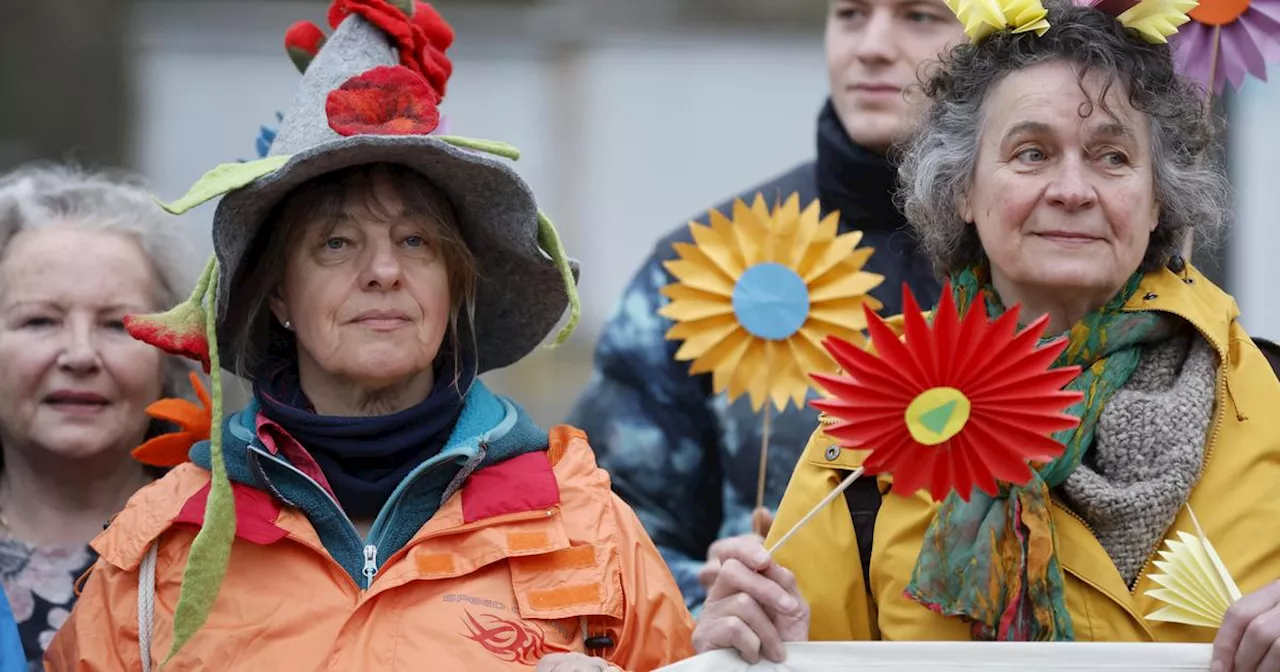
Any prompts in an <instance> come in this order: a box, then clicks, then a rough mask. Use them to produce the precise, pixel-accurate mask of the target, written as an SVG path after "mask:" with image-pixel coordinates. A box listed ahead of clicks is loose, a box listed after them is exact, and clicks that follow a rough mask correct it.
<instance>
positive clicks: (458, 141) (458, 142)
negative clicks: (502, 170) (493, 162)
mask: <svg viewBox="0 0 1280 672" xmlns="http://www.w3.org/2000/svg"><path fill="white" fill-rule="evenodd" d="M432 137H434V138H436V139H437V140H442V141H444V142H447V143H449V144H451V145H453V146H454V147H461V148H463V149H474V150H476V151H480V152H484V153H486V154H492V155H494V156H500V157H502V158H504V159H511V160H512V161H518V160H519V159H520V150H518V149H516V148H515V147H513V146H511V145H508V144H507V143H505V142H498V141H497V140H476V139H474V138H464V137H461V136H458V135H435V136H432Z"/></svg>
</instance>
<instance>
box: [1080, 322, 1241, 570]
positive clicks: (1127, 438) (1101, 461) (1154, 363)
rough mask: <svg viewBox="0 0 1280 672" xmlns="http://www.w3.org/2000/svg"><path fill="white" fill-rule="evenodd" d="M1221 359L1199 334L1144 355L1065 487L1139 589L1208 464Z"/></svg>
mask: <svg viewBox="0 0 1280 672" xmlns="http://www.w3.org/2000/svg"><path fill="white" fill-rule="evenodd" d="M1216 366H1217V359H1216V356H1215V354H1214V351H1213V349H1212V348H1211V347H1210V346H1209V344H1208V343H1207V342H1206V341H1205V340H1204V339H1203V338H1201V337H1200V336H1199V335H1198V334H1196V335H1195V336H1179V337H1175V338H1172V339H1170V340H1168V341H1165V342H1164V343H1161V344H1159V345H1155V346H1153V347H1151V348H1149V349H1147V350H1146V351H1145V352H1143V353H1142V359H1141V361H1140V362H1139V364H1138V368H1137V370H1135V371H1134V373H1133V377H1132V378H1130V379H1129V382H1128V384H1126V385H1125V386H1124V388H1122V389H1121V390H1119V391H1118V392H1116V393H1115V395H1114V396H1112V398H1111V400H1110V401H1109V402H1108V403H1107V406H1106V408H1105V409H1103V411H1102V415H1101V417H1100V418H1099V421H1098V431H1097V435H1096V438H1095V441H1094V445H1093V448H1092V449H1091V450H1090V451H1089V454H1088V455H1086V457H1085V460H1084V462H1082V463H1081V465H1080V466H1079V467H1078V468H1077V469H1076V470H1075V472H1073V473H1072V474H1071V476H1069V477H1068V478H1067V480H1066V482H1065V483H1064V484H1063V486H1062V496H1063V499H1064V500H1065V503H1066V504H1067V505H1068V506H1069V507H1070V508H1071V509H1072V510H1073V511H1075V512H1076V513H1078V514H1079V515H1080V516H1081V517H1083V518H1084V519H1085V521H1087V522H1088V523H1089V525H1090V526H1091V527H1092V528H1093V531H1094V534H1095V535H1096V536H1097V538H1098V541H1099V542H1101V543H1102V547H1103V548H1104V549H1106V551H1107V554H1108V555H1110V556H1111V559H1112V560H1113V561H1114V562H1115V563H1116V568H1117V569H1119V570H1120V575H1121V576H1122V577H1124V580H1125V583H1126V584H1127V585H1129V586H1132V585H1133V583H1134V582H1135V581H1136V580H1137V578H1138V574H1139V573H1140V572H1141V571H1142V567H1143V565H1145V564H1146V561H1147V558H1148V557H1150V555H1151V554H1152V553H1153V552H1154V551H1155V549H1156V545H1157V544H1159V543H1160V540H1161V539H1163V538H1164V535H1165V532H1166V531H1167V530H1168V529H1169V526H1170V525H1172V524H1173V520H1174V518H1175V517H1177V515H1178V510H1179V509H1181V508H1182V507H1183V505H1184V504H1186V502H1187V499H1188V498H1189V497H1190V495H1191V488H1192V487H1193V486H1194V485H1195V483H1196V479H1197V478H1198V477H1199V473H1200V468H1201V466H1202V465H1203V464H1204V450H1205V446H1204V444H1205V441H1206V440H1207V438H1208V437H1207V436H1206V434H1207V431H1208V428H1209V418H1210V415H1211V414H1212V412H1213V405H1214V391H1215V385H1216V380H1217V379H1216V368H1215V367H1216Z"/></svg>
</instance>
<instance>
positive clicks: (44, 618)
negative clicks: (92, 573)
mask: <svg viewBox="0 0 1280 672" xmlns="http://www.w3.org/2000/svg"><path fill="white" fill-rule="evenodd" d="M96 559H97V558H96V555H95V554H94V552H93V549H91V548H89V547H88V546H70V547H39V548H38V547H35V546H31V545H29V544H27V543H25V542H22V541H19V540H17V539H14V538H12V537H10V536H8V535H7V534H5V533H4V532H0V584H2V585H3V587H4V592H5V595H6V596H8V598H9V606H10V607H11V608H12V609H13V618H14V620H16V621H17V622H18V633H19V634H20V635H21V637H22V647H23V649H25V650H26V654H27V660H28V661H31V669H33V670H38V669H40V666H41V662H40V661H41V659H42V658H43V656H44V650H45V649H46V648H47V647H48V646H49V642H51V641H53V635H54V633H56V632H57V631H58V628H60V627H62V624H63V622H64V621H66V620H67V616H68V615H70V613H71V607H72V606H74V605H75V599H76V595H75V583H76V581H77V580H78V579H79V578H80V577H81V575H83V574H84V573H85V572H86V571H88V570H89V567H90V566H91V565H92V564H93V562H94V560H96Z"/></svg>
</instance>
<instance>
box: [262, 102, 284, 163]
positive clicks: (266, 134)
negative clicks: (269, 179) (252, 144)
mask: <svg viewBox="0 0 1280 672" xmlns="http://www.w3.org/2000/svg"><path fill="white" fill-rule="evenodd" d="M276 121H277V122H281V121H284V113H282V112H276ZM278 132H279V129H278V128H270V127H268V126H262V127H261V128H260V129H259V131H258V141H257V149H258V158H260V159H265V158H267V153H268V152H270V151H271V143H272V142H275V139H276V134H277V133H278Z"/></svg>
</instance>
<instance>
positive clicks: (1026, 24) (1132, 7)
mask: <svg viewBox="0 0 1280 672" xmlns="http://www.w3.org/2000/svg"><path fill="white" fill-rule="evenodd" d="M1246 1H1247V0H1246ZM1076 2H1077V4H1080V5H1083V6H1088V7H1097V8H1098V9H1100V10H1102V11H1104V12H1107V13H1108V14H1113V15H1116V19H1117V20H1118V21H1120V23H1122V24H1124V25H1125V26H1126V27H1128V28H1132V29H1133V30H1136V31H1138V33H1139V34H1141V35H1142V37H1143V39H1145V40H1147V41H1148V42H1151V43H1153V44H1164V43H1165V42H1167V41H1168V37H1169V36H1170V35H1173V34H1174V33H1176V32H1177V31H1178V26H1181V25H1182V24H1184V23H1186V22H1187V21H1190V20H1191V19H1190V18H1189V17H1188V16H1187V12H1188V11H1189V10H1191V9H1192V8H1193V7H1195V6H1196V4H1197V1H1196V0H1141V1H1140V2H1137V3H1133V2H1132V1H1131V0H1076ZM946 3H947V7H949V8H950V9H951V11H952V12H954V13H955V15H956V18H958V19H960V23H963V24H964V32H965V35H968V36H969V40H970V41H972V42H975V43H976V42H981V41H982V40H984V39H986V38H987V36H989V35H991V34H992V33H994V32H996V31H1000V30H1011V31H1012V32H1015V33H1026V32H1035V34H1036V35H1037V36H1040V35H1044V33H1045V31H1047V30H1049V22H1048V21H1047V20H1046V19H1045V16H1046V15H1047V14H1048V12H1047V11H1046V10H1045V8H1044V5H1043V4H1041V3H1040V0H946Z"/></svg>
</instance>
